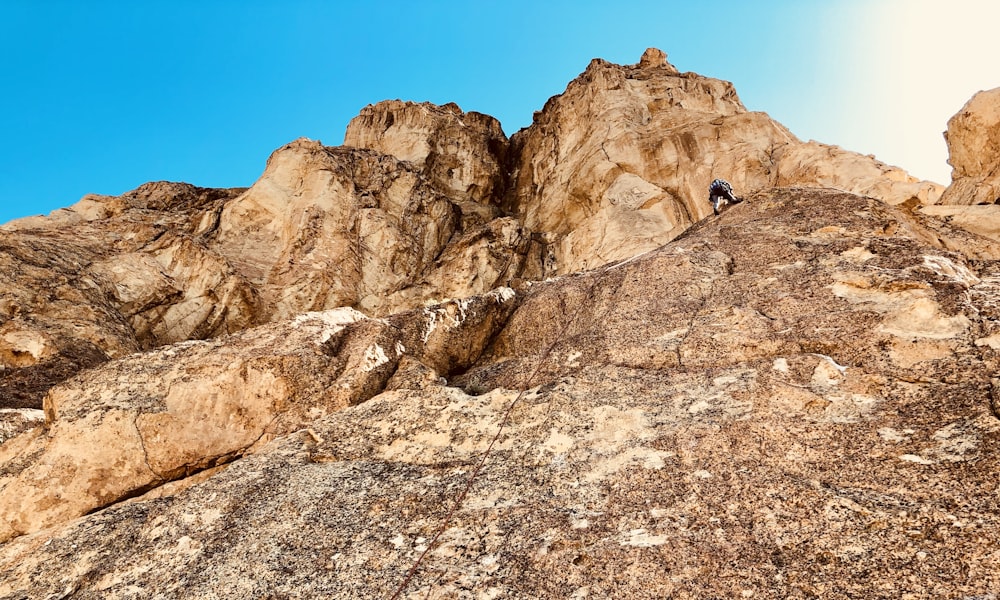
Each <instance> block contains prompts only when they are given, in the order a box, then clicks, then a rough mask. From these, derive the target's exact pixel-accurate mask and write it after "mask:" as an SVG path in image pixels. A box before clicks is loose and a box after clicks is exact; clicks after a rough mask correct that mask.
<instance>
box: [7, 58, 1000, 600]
mask: <svg viewBox="0 0 1000 600" xmlns="http://www.w3.org/2000/svg"><path fill="white" fill-rule="evenodd" d="M998 131H1000V90H992V91H989V92H981V93H979V94H977V95H976V96H975V97H974V98H973V99H972V100H970V101H969V103H968V104H966V105H965V106H964V107H962V108H961V110H960V112H959V113H958V114H957V115H956V116H955V117H954V118H953V119H952V120H951V121H950V122H949V124H948V132H947V134H946V137H947V141H948V145H949V150H950V152H951V164H952V165H953V167H954V172H953V179H952V182H951V184H950V185H949V186H948V187H947V188H945V187H943V186H940V185H938V184H935V183H931V182H926V181H919V180H916V179H915V178H913V177H910V176H909V175H908V174H907V173H906V172H905V171H903V170H902V169H899V168H897V167H892V166H889V165H886V164H883V163H881V162H879V161H877V160H876V159H875V158H874V157H871V156H866V155H862V154H857V153H854V152H850V151H848V150H844V149H841V148H838V147H836V146H829V145H825V144H821V143H818V142H814V141H809V142H803V141H801V140H799V139H797V138H796V137H795V136H794V135H793V134H792V133H791V132H790V131H789V130H788V129H786V128H785V127H783V126H782V125H781V124H779V123H777V122H776V121H774V120H773V119H771V118H770V117H769V116H768V115H767V114H765V113H761V112H752V111H748V110H747V109H746V107H744V106H743V104H742V103H741V102H740V100H739V97H738V95H737V93H736V90H735V89H734V88H733V86H732V84H730V83H728V82H725V81H720V80H717V79H712V78H709V77H704V76H701V75H697V74H694V73H682V72H680V71H679V70H678V69H677V68H675V67H674V66H673V65H671V64H670V63H669V62H668V61H667V57H666V55H665V54H664V53H663V52H661V51H659V50H656V49H650V50H647V51H646V53H645V54H644V55H643V56H642V57H641V59H640V61H639V62H638V63H636V64H634V65H616V64H611V63H608V62H606V61H603V60H600V59H595V60H594V61H592V62H591V63H590V65H589V66H587V68H586V70H585V71H584V72H583V73H582V74H581V75H580V76H579V77H577V78H576V79H575V80H573V81H572V82H570V83H569V85H568V86H567V88H566V90H565V92H564V93H562V94H560V95H559V96H556V97H553V98H552V99H550V100H549V101H548V102H547V103H546V104H545V106H544V108H542V110H540V111H539V112H537V113H535V116H534V120H533V123H532V124H531V125H530V126H529V127H527V128H525V129H522V130H521V131H519V132H517V133H515V134H514V135H513V136H511V137H510V138H508V137H507V136H506V134H505V133H504V132H503V130H502V128H501V127H500V124H499V122H498V121H496V119H493V118H492V117H489V116H487V115H483V114H479V113H474V112H463V111H462V110H461V109H460V108H459V107H458V106H456V105H454V104H448V105H444V106H437V105H432V104H427V103H423V104H419V103H412V102H402V101H398V100H393V101H385V102H380V103H378V104H375V105H371V106H368V107H365V108H364V109H362V111H361V113H360V114H359V115H358V116H357V117H356V118H355V119H354V120H353V121H351V123H350V124H349V125H348V128H347V132H346V135H345V140H344V144H343V145H342V146H337V147H328V146H324V145H323V144H321V143H319V142H315V141H310V140H306V139H300V140H296V141H293V142H291V143H290V144H288V145H286V146H284V147H282V148H279V149H278V150H276V151H275V152H274V153H273V154H272V155H271V157H270V158H269V159H268V161H267V166H266V168H265V170H264V173H263V175H262V176H261V177H260V179H258V180H257V181H256V182H255V183H254V184H253V185H252V186H250V187H249V188H240V189H206V188H198V187H195V186H191V185H188V184H182V183H168V182H156V183H149V184H146V185H143V186H141V187H139V188H138V189H136V190H134V191H132V192H128V193H126V194H124V195H122V196H117V197H111V196H98V195H90V196H86V197H84V198H83V199H82V200H81V201H79V202H78V203H77V204H74V205H73V206H70V207H69V208H65V209H61V210H58V211H56V212H54V213H52V214H50V215H49V216H47V217H30V218H25V219H20V220H17V221H13V222H10V223H7V224H6V225H3V226H0V265H2V267H0V282H2V283H0V285H2V287H0V290H2V294H0V515H2V517H3V518H2V519H0V598H3V599H15V598H16V599H29V598H31V599H34V598H53V599H54V598H81V599H83V598H95V599H96V598H101V599H105V598H120V599H126V598H127V599H139V598H205V599H224V598H233V599H237V598H238V599H244V598H275V599H276V598H692V599H693V598H895V599H898V598H910V599H916V598H965V599H970V600H971V599H973V598H976V599H986V598H996V597H997V595H1000V375H998V374H997V371H998V368H1000V206H998V203H1000V198H997V195H998V192H997V189H998V187H997V186H998V183H997V181H998V179H997V177H998V173H1000V135H998ZM715 178H723V179H726V180H728V181H730V182H731V183H732V184H733V186H734V187H735V189H736V191H737V193H738V194H739V195H740V196H741V197H742V198H743V202H740V203H737V204H733V205H730V206H728V207H726V210H724V211H723V212H722V213H721V214H720V215H718V216H715V215H713V211H712V205H711V204H710V203H709V202H708V201H707V195H708V192H707V190H708V185H709V183H710V182H711V181H712V180H713V179H715Z"/></svg>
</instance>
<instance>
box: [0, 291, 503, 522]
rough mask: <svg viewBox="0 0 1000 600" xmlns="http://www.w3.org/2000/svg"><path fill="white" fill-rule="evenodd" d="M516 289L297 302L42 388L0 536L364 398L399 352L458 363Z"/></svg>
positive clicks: (15, 456)
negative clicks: (271, 318)
mask: <svg viewBox="0 0 1000 600" xmlns="http://www.w3.org/2000/svg"><path fill="white" fill-rule="evenodd" d="M514 297H515V294H514V292H513V291H512V290H510V289H509V288H503V289H500V290H497V291H495V292H491V293H490V294H486V295H484V296H478V297H475V298H469V299H465V300H458V301H452V302H448V303H444V304H441V305H437V306H433V307H428V308H426V309H422V310H420V311H417V312H416V313H415V314H407V313H400V314H397V315H394V316H393V317H392V318H391V319H390V320H388V321H386V320H373V319H369V318H368V317H365V316H364V315H363V314H361V313H359V312H357V311H355V310H352V309H349V308H342V309H335V310H332V311H326V312H318V313H306V314H303V315H300V316H298V317H296V318H295V319H292V320H290V321H284V322H281V323H277V324H273V325H267V326H263V327H258V328H254V329H250V330H247V331H244V332H242V333H240V334H237V335H234V336H229V337H222V338H217V339H215V340H212V341H208V342H184V343H181V344H175V345H171V346H166V347H163V348H161V349H158V350H155V351H152V352H147V353H144V354H137V355H135V356H133V357H130V358H127V359H123V360H119V361H115V362H112V363H109V364H107V365H104V366H102V367H99V368H95V369H91V370H90V371H88V372H86V373H84V374H83V375H80V376H78V377H76V378H74V379H72V380H70V381H68V382H66V383H63V384H62V385H59V386H57V387H55V388H53V389H52V390H50V391H49V393H48V395H46V397H45V416H46V422H47V427H46V431H45V433H44V434H39V433H37V432H36V433H30V434H26V436H29V441H28V442H23V441H20V442H19V441H16V440H15V441H12V442H8V443H7V444H4V445H2V446H0V464H6V465H7V467H6V468H5V469H4V471H3V472H2V473H0V512H2V513H3V514H4V515H6V519H5V521H3V522H0V541H2V540H5V539H9V538H11V537H13V536H16V535H21V534H24V533H28V532H31V531H35V530H37V529H39V528H41V527H46V526H50V525H53V524H56V523H60V522H63V521H65V520H67V519H70V518H73V517H77V516H80V515H83V514H86V513H87V512H90V511H92V510H94V509H97V508H101V507H103V506H106V505H108V504H111V503H114V502H118V501H121V500H123V499H125V498H129V497H132V496H135V495H138V494H141V493H143V492H145V491H146V490H148V489H151V488H154V487H157V486H160V485H162V484H164V483H166V482H169V481H173V480H176V479H179V478H182V477H186V476H189V475H191V474H192V473H196V472H199V471H202V470H204V469H207V468H210V467H213V466H215V465H218V464H220V463H225V462H228V461H230V460H232V459H233V458H235V457H238V456H241V455H242V454H244V453H246V452H251V451H253V450H254V449H255V448H256V447H258V446H260V445H263V444H264V443H266V442H267V441H268V440H270V439H271V438H273V437H274V436H276V435H280V434H282V433H286V432H288V431H293V430H295V429H299V428H301V427H304V426H306V425H307V424H308V423H309V422H311V421H313V420H315V419H317V418H319V417H320V416H322V415H323V414H326V413H327V412H329V411H335V410H340V409H343V408H345V407H347V406H352V405H355V404H357V403H359V402H362V401H364V400H367V399H368V398H370V397H372V396H374V395H375V394H377V393H379V392H380V391H382V389H384V387H385V386H386V383H387V382H388V381H389V380H390V378H391V377H392V376H393V374H394V373H395V371H396V367H397V365H398V363H399V361H400V359H401V358H403V357H404V356H409V357H412V358H411V361H412V360H416V361H419V362H421V363H422V364H425V365H427V368H428V369H433V370H436V371H437V372H439V373H443V374H447V373H450V372H452V371H455V370H459V371H462V370H464V369H466V368H467V367H468V366H469V365H471V364H472V362H473V361H475V360H476V359H477V358H478V357H479V355H480V353H481V352H482V350H483V348H484V347H485V346H486V344H488V343H489V341H490V340H491V339H492V337H493V334H494V333H495V332H496V330H498V329H499V328H500V327H501V326H502V325H503V324H504V322H505V321H506V316H507V314H509V312H510V311H511V309H512V308H513V305H514V304H513V300H514ZM15 442H17V443H15ZM11 465H16V467H12V466H11Z"/></svg>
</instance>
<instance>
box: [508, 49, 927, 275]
mask: <svg viewBox="0 0 1000 600" xmlns="http://www.w3.org/2000/svg"><path fill="white" fill-rule="evenodd" d="M511 146H512V151H511V153H512V155H513V156H514V161H515V175H514V182H513V184H512V185H511V186H510V187H509V190H510V191H509V193H508V199H507V206H506V208H507V210H508V211H509V212H511V213H514V214H517V215H518V216H519V218H520V220H521V221H522V222H523V223H524V224H525V226H526V227H527V228H528V229H530V230H531V231H542V232H545V233H546V234H547V235H548V236H549V237H548V239H549V241H550V243H551V246H552V259H551V261H550V262H551V264H552V265H553V267H551V268H550V270H551V271H553V272H556V273H569V272H574V271H577V270H580V269H583V268H593V267H596V266H599V265H602V264H606V263H608V262H610V261H614V260H621V259H624V258H628V257H629V256H634V255H636V254H638V253H641V252H644V251H647V250H651V249H653V248H656V247H658V246H660V245H662V244H663V243H665V242H667V241H669V240H671V239H673V238H675V237H677V236H678V235H680V233H681V232H683V231H684V230H686V229H687V228H688V227H690V226H691V225H692V224H693V223H694V222H696V221H698V220H700V219H702V218H704V217H705V216H707V215H708V214H710V213H711V210H710V208H711V207H710V205H709V203H708V202H707V201H706V200H707V191H706V190H707V189H708V184H709V183H710V182H711V181H712V179H714V178H716V177H722V178H724V179H727V180H728V181H730V182H731V183H732V184H733V185H734V186H735V187H736V189H737V190H739V191H740V193H744V194H748V193H752V192H754V191H756V190H761V189H767V188H771V187H774V186H790V185H805V186H818V187H836V188H840V189H844V190H847V191H851V192H854V193H859V194H865V195H871V196H874V197H877V198H880V199H882V200H884V201H886V202H889V203H892V204H899V203H903V202H906V201H911V200H912V201H913V202H914V203H920V204H931V203H934V202H936V201H937V199H938V197H939V196H940V195H941V191H942V188H941V186H939V185H937V184H932V183H930V182H920V181H918V180H916V179H915V178H913V177H910V176H909V175H907V174H906V173H905V172H904V171H902V170H901V169H898V168H895V167H889V166H887V165H885V164H883V163H881V162H879V161H877V160H875V159H874V158H873V157H871V156H863V155H860V154H857V153H854V152H847V151H845V150H842V149H840V148H837V147H835V146H827V145H823V144H818V143H815V142H810V143H805V144H804V143H802V142H800V141H799V140H798V139H797V138H796V137H795V136H794V135H792V133H791V132H789V131H788V130H787V129H786V128H785V127H783V126H782V125H781V124H780V123H777V122H776V121H774V120H773V119H771V118H770V117H769V116H768V115H767V114H765V113H761V112H749V111H747V110H746V108H745V107H744V106H743V103H742V102H740V100H739V97H738V96H737V94H736V90H735V89H734V88H733V85H732V84H731V83H729V82H727V81H721V80H718V79H712V78H709V77H703V76H701V75H697V74H695V73H680V72H678V70H677V69H676V68H675V67H674V66H673V65H671V64H670V63H669V62H667V60H666V55H664V54H663V53H662V52H660V51H658V50H655V49H651V50H649V51H647V52H646V54H645V55H644V56H643V58H642V60H641V61H640V62H639V63H638V64H636V65H631V66H622V65H615V64H611V63H608V62H606V61H603V60H600V59H595V60H594V61H592V62H591V63H590V65H589V66H588V67H587V70H586V71H585V72H584V73H583V74H582V75H580V77H578V78H577V79H575V80H574V81H572V82H571V83H570V84H569V86H568V87H567V88H566V91H565V92H564V93H563V94H561V95H560V96H556V97H554V98H552V99H550V100H549V101H548V103H546V105H545V108H544V109H543V110H542V111H541V112H539V113H536V114H535V120H534V122H533V123H532V125H531V126H530V127H528V128H527V129H525V130H522V131H520V132H518V133H517V134H515V135H514V136H513V137H512V138H511Z"/></svg>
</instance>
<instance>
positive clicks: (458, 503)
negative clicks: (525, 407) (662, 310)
mask: <svg viewBox="0 0 1000 600" xmlns="http://www.w3.org/2000/svg"><path fill="white" fill-rule="evenodd" d="M616 266H617V265H616ZM612 268H613V267H612ZM606 270H607V269H605V271H606ZM601 279H602V278H601V277H599V276H598V275H597V274H596V273H595V274H594V275H593V281H592V282H591V284H590V287H589V288H587V294H586V296H587V298H590V297H591V296H592V295H593V293H594V289H595V288H596V287H597V284H598V282H600V281H601ZM586 304H587V303H586V302H579V303H578V304H577V307H576V310H574V311H573V314H572V315H570V317H569V319H567V320H566V322H565V323H564V324H563V326H562V328H561V329H560V330H559V332H558V333H557V334H556V337H555V339H554V340H553V341H552V343H551V344H549V345H548V346H547V347H546V348H545V351H544V352H542V355H541V356H540V357H539V359H538V362H537V363H536V364H535V368H534V369H533V370H532V371H531V374H530V375H529V376H528V380H527V381H526V382H525V383H524V385H523V386H522V389H521V391H520V392H518V394H517V397H516V398H514V401H513V402H511V403H510V405H509V406H508V407H507V410H506V411H504V415H503V419H502V420H501V421H500V427H499V428H497V432H496V434H495V435H494V436H493V439H492V440H491V441H490V444H489V446H487V447H486V450H485V451H484V452H483V454H482V456H481V457H480V459H479V462H478V464H476V468H475V469H473V470H472V473H471V474H470V475H469V478H468V480H467V481H466V482H465V487H463V488H462V491H461V493H459V495H458V496H457V497H456V498H455V501H454V502H453V503H452V506H451V509H450V510H449V511H448V513H447V514H446V515H445V517H444V520H443V521H442V522H441V524H440V525H439V526H438V528H437V530H436V531H435V532H434V535H433V536H432V537H431V540H430V542H429V543H428V544H427V547H426V548H424V551H423V552H421V553H420V556H419V557H417V560H416V561H415V562H414V563H413V566H411V567H410V570H409V571H408V572H407V573H406V577H405V578H404V579H403V582H402V583H400V584H399V587H398V588H396V591H395V592H394V593H393V594H392V596H390V597H389V600H396V599H397V598H399V597H400V594H402V593H403V592H404V591H405V590H406V588H407V586H408V585H409V584H410V582H411V581H412V580H413V578H414V576H415V575H416V574H417V570H418V569H419V568H420V565H421V563H423V562H424V559H425V558H426V557H427V555H428V554H429V553H430V552H431V550H433V549H434V548H435V547H436V546H437V542H438V540H439V539H440V538H441V535H442V534H443V533H444V532H445V530H447V529H448V526H449V525H451V521H452V519H453V518H454V516H455V513H456V512H458V509H459V508H460V507H461V506H462V503H463V502H464V501H465V497H466V496H467V495H468V493H469V490H471V489H472V484H473V483H475V481H476V478H477V477H478V476H479V472H480V471H482V469H483V465H485V464H486V459H487V458H489V456H490V454H491V453H492V451H493V446H494V445H496V443H497V440H499V439H500V436H501V435H503V431H504V428H506V427H507V423H508V422H509V421H510V416H511V414H513V412H514V408H515V407H516V406H517V405H518V403H519V402H520V401H521V399H522V398H524V395H525V393H526V392H527V391H528V390H529V389H530V388H531V386H532V383H533V382H534V381H535V377H536V376H537V375H538V373H539V372H540V371H541V368H542V366H543V365H544V364H545V362H546V360H548V357H549V355H550V354H551V353H552V351H553V349H555V347H556V345H557V344H559V342H561V341H562V340H563V338H564V336H565V335H566V332H567V331H568V330H569V326H570V325H572V324H573V322H574V321H576V317H577V316H578V315H579V314H580V311H581V310H583V307H584V306H585V305H586Z"/></svg>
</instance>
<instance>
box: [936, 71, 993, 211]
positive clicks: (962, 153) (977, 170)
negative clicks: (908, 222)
mask: <svg viewBox="0 0 1000 600" xmlns="http://www.w3.org/2000/svg"><path fill="white" fill-rule="evenodd" d="M944 137H945V140H947V142H948V157H949V158H948V164H950V165H951V166H952V171H951V180H952V183H951V185H950V186H948V189H947V190H946V192H945V194H944V197H943V198H942V199H941V202H942V203H943V204H963V205H971V204H1000V88H996V89H992V90H989V91H983V92H979V93H978V94H976V95H975V96H973V97H972V99H970V100H969V101H968V102H967V103H966V104H965V106H963V107H962V110H960V111H958V113H956V114H955V116H953V117H952V118H951V119H950V120H949V121H948V130H947V131H946V132H945V134H944Z"/></svg>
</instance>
